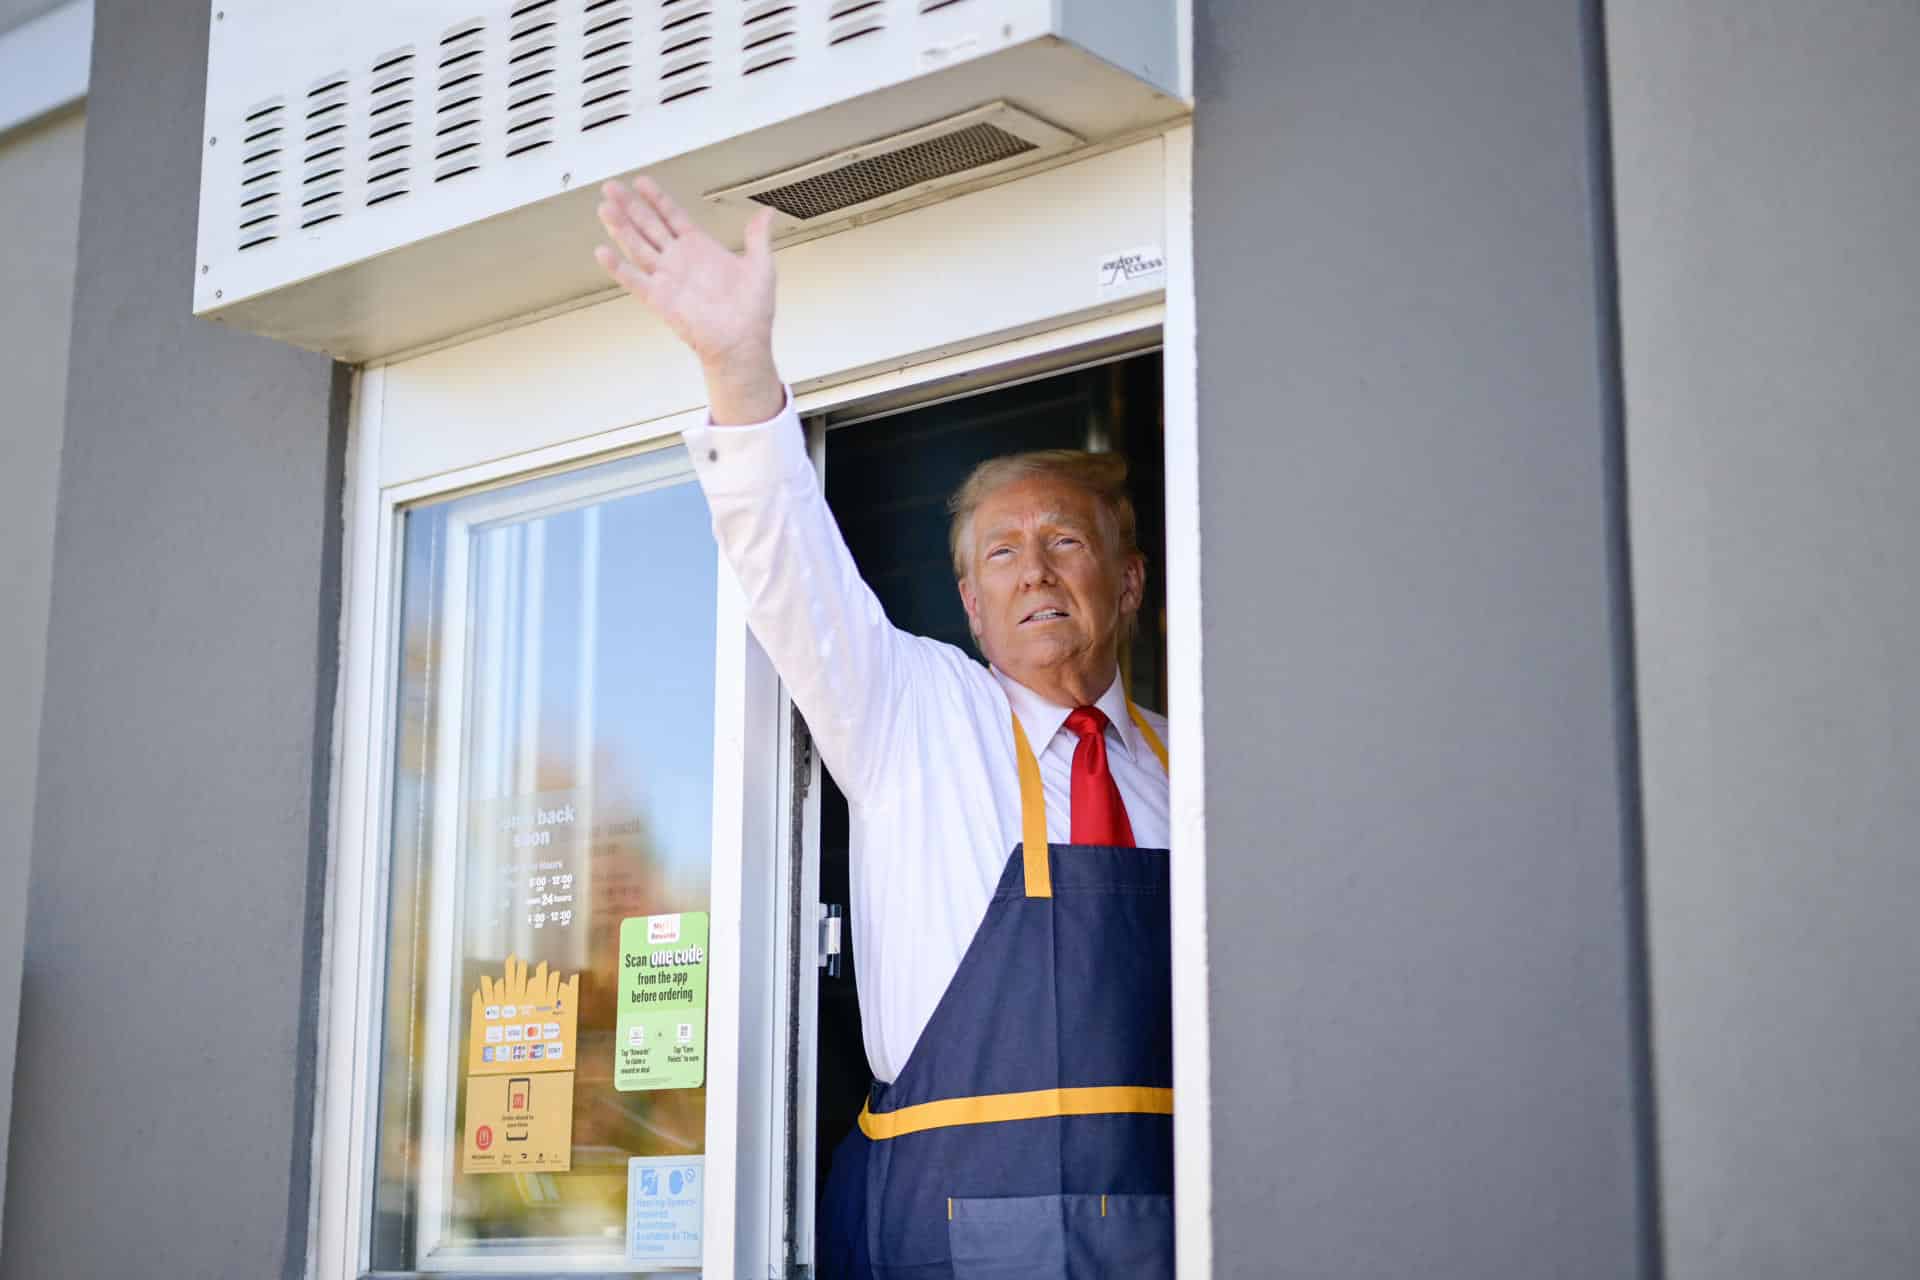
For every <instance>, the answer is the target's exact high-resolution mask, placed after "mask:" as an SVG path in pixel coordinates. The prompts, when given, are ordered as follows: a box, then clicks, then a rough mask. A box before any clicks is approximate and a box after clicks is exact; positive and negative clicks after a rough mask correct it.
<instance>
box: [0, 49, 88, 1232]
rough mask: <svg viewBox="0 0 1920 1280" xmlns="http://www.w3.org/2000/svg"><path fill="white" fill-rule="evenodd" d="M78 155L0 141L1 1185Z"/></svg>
mask: <svg viewBox="0 0 1920 1280" xmlns="http://www.w3.org/2000/svg"><path fill="white" fill-rule="evenodd" d="M0 12H4V11H0ZM0 30H4V27H0ZM85 142H86V122H85V118H84V117H83V116H82V114H81V113H80V112H79V111H78V110H74V111H68V112H64V113H62V114H60V115H58V116H55V117H53V118H51V119H46V120H40V121H36V122H35V123H33V124H32V125H29V126H27V127H25V128H23V129H20V130H17V131H15V132H13V133H9V134H6V135H0V351H4V352H5V353H6V357H5V361H4V363H3V364H0V369H4V372H0V601H5V602H6V607H5V608H4V609H0V1186H3V1185H5V1179H6V1168H7V1143H6V1137H5V1135H6V1132H7V1124H8V1121H9V1117H10V1109H11V1107H12V1102H13V1089H12V1084H13V1058H14V1032H15V1029H16V1028H17V1026H18V1024H19V1013H20V983H19V973H20V960H21V955H22V947H23V946H24V944H25V941H26V926H27V862H28V857H27V850H28V849H29V848H30V847H31V845H32V842H33V789H34V777H35V767H34V764H35V758H36V751H37V747H36V743H37V740H38V737H39V732H40V694H41V675H42V672H43V671H44V670H45V667H46V657H47V591H48V580H49V577H50V575H51V573H52V568H53V496H54V488H55V485H56V484H57V482H58V477H59V472H60V428H61V422H62V419H63V416H64V407H65V402H66V395H67V330H68V327H69V325H70V324H71V322H72V316H73V261H74V246H75V240H76V238H77V236H78V223H79V218H80V161H81V153H82V148H83V147H84V145H85ZM3 1239H4V1234H0V1240H3Z"/></svg>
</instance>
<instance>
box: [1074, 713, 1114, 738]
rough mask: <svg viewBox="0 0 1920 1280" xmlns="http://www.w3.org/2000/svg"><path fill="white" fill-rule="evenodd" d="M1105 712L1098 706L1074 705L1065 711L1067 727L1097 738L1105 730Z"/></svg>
mask: <svg viewBox="0 0 1920 1280" xmlns="http://www.w3.org/2000/svg"><path fill="white" fill-rule="evenodd" d="M1107 723H1108V721H1107V713H1106V712H1104V711H1102V710H1101V709H1100V708H1098V707H1075V708H1074V709H1073V710H1072V711H1069V712H1068V713H1067V728H1069V729H1071V730H1073V731H1074V732H1075V733H1077V734H1079V735H1080V738H1081V739H1082V740H1083V741H1084V740H1085V739H1087V738H1097V737H1099V736H1100V735H1101V734H1103V733H1105V732H1106V731H1107Z"/></svg>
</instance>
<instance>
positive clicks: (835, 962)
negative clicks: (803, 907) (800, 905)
mask: <svg viewBox="0 0 1920 1280" xmlns="http://www.w3.org/2000/svg"><path fill="white" fill-rule="evenodd" d="M814 905H815V906H817V907H818V908H819V910H820V914H819V948H818V950H817V951H816V952H815V955H816V956H817V958H818V960H819V965H820V967H821V968H822V969H825V970H826V971H827V976H828V977H829V978H837V977H839V976H840V929H841V925H842V923H843V921H844V919H845V916H846V913H847V909H846V908H845V907H843V906H841V905H840V904H839V903H837V902H820V903H815V904H814Z"/></svg>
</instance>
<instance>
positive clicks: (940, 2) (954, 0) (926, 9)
mask: <svg viewBox="0 0 1920 1280" xmlns="http://www.w3.org/2000/svg"><path fill="white" fill-rule="evenodd" d="M960 3H962V0H920V12H922V13H932V12H933V11H934V10H935V9H951V8H952V7H953V6H954V5H957V4H960Z"/></svg>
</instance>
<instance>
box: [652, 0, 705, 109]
mask: <svg viewBox="0 0 1920 1280" xmlns="http://www.w3.org/2000/svg"><path fill="white" fill-rule="evenodd" d="M712 87H713V5H712V3H711V2H710V0H660V104H661V105H662V106H665V105H666V104H667V103H669V102H678V101H679V100H680V99H682V98H687V97H691V96H693V95H694V94H696V93H705V92H706V91H707V90H708V89H711V88H712Z"/></svg>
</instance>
